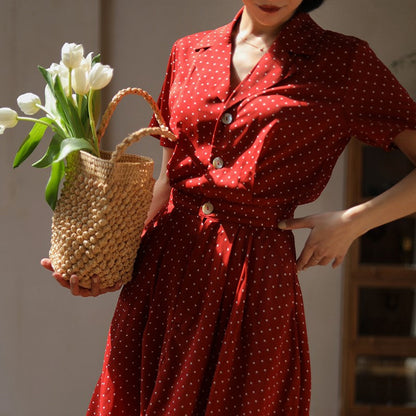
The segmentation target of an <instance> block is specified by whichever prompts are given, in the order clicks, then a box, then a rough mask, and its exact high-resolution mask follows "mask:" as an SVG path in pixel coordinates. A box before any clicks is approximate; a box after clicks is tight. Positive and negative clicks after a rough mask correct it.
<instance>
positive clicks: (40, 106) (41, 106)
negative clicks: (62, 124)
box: [36, 104, 55, 120]
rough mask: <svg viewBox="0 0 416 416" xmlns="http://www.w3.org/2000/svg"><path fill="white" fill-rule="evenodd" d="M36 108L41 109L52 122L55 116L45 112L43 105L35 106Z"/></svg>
mask: <svg viewBox="0 0 416 416" xmlns="http://www.w3.org/2000/svg"><path fill="white" fill-rule="evenodd" d="M36 107H37V108H39V109H41V110H42V111H44V112H45V114H46V115H47V116H48V117H49V118H51V119H52V120H55V116H54V115H53V114H51V113H50V112H49V111H48V110H47V108H46V107H44V106H43V105H41V104H36Z"/></svg>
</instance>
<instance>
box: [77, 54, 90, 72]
mask: <svg viewBox="0 0 416 416" xmlns="http://www.w3.org/2000/svg"><path fill="white" fill-rule="evenodd" d="M91 64H92V52H90V53H89V54H88V55H87V56H86V57H85V58H82V60H81V63H80V65H79V66H80V68H83V69H84V70H85V71H86V72H90V71H91Z"/></svg>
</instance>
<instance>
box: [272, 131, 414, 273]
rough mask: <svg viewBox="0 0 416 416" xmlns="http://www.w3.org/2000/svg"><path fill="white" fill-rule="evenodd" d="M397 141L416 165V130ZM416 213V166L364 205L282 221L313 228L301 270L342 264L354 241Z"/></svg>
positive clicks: (299, 263) (282, 225)
mask: <svg viewBox="0 0 416 416" xmlns="http://www.w3.org/2000/svg"><path fill="white" fill-rule="evenodd" d="M394 142H395V144H396V145H397V146H398V147H399V148H400V150H401V151H402V152H403V153H404V154H405V155H406V156H407V157H408V158H409V159H410V160H411V161H412V162H413V163H414V164H415V165H416V131H415V130H405V131H403V132H402V133H400V134H399V135H398V136H397V137H396V138H395V139H394ZM413 212H416V169H415V170H413V171H412V172H411V173H410V174H409V175H407V176H406V177H405V178H403V179H402V180H401V181H400V182H398V183H397V184H396V185H394V186H393V187H391V188H390V189H388V190H387V191H385V192H383V193H382V194H380V195H378V196H377V197H375V198H373V199H371V200H369V201H366V202H364V203H362V204H359V205H356V206H354V207H351V208H348V209H346V210H344V211H337V212H327V213H322V214H317V215H310V216H307V217H304V218H294V219H288V220H285V221H282V222H281V223H280V224H279V227H280V228H282V229H285V230H293V229H299V228H310V229H311V232H310V234H309V237H308V239H307V241H306V243H305V247H304V248H303V250H302V252H301V254H300V256H299V258H298V260H297V267H298V270H303V269H305V268H307V267H310V266H315V265H317V264H319V265H326V264H329V263H330V262H332V266H333V267H336V266H338V265H340V264H341V263H342V261H343V260H344V257H345V255H346V253H347V251H348V249H349V247H350V245H351V244H352V242H353V241H354V240H355V239H356V238H358V237H359V236H361V235H362V234H364V233H366V232H367V231H369V230H371V229H372V228H375V227H378V226H380V225H383V224H386V223H388V222H391V221H394V220H397V219H399V218H402V217H405V216H406V215H410V214H412V213H413Z"/></svg>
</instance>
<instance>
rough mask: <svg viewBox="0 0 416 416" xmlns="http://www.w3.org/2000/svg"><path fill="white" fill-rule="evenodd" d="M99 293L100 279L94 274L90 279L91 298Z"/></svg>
mask: <svg viewBox="0 0 416 416" xmlns="http://www.w3.org/2000/svg"><path fill="white" fill-rule="evenodd" d="M100 293H101V292H100V278H99V277H98V276H97V275H96V274H95V275H94V276H93V277H92V279H91V296H94V297H96V296H98V295H99V294H100Z"/></svg>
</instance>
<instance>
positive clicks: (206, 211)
mask: <svg viewBox="0 0 416 416" xmlns="http://www.w3.org/2000/svg"><path fill="white" fill-rule="evenodd" d="M213 211H214V205H212V204H211V202H205V204H204V205H202V212H203V213H204V214H205V215H209V214H212V212H213Z"/></svg>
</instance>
